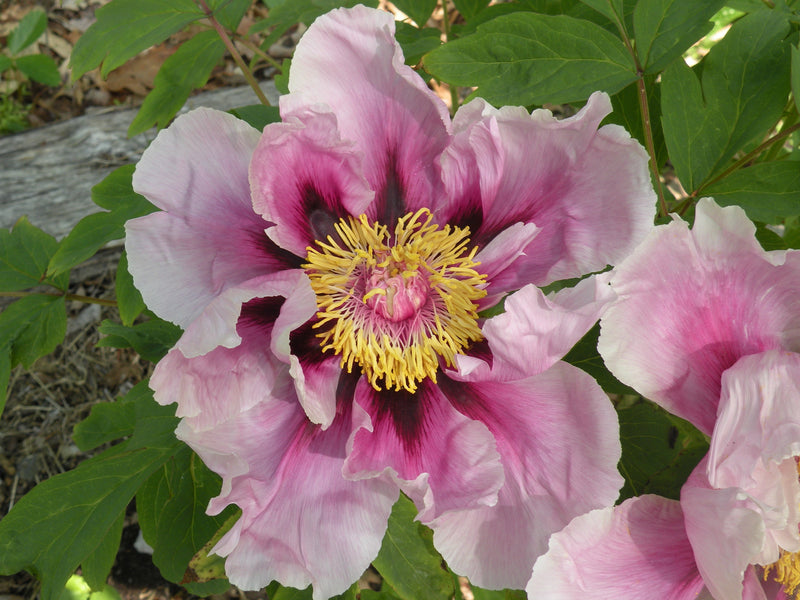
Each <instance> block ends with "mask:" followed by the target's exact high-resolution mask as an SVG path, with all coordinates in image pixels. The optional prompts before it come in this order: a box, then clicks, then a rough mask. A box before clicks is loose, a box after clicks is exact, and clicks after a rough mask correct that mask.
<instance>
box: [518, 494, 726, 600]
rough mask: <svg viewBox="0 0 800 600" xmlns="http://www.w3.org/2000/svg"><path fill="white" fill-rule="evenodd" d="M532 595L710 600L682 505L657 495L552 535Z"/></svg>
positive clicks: (541, 598) (543, 598)
mask: <svg viewBox="0 0 800 600" xmlns="http://www.w3.org/2000/svg"><path fill="white" fill-rule="evenodd" d="M527 592H528V596H529V597H530V598H535V599H536V600H562V599H565V598H576V599H577V598H592V599H593V600H654V599H658V600H696V599H703V600H711V595H710V594H709V593H708V591H707V590H705V589H704V587H703V580H702V579H701V578H700V574H699V573H698V571H697V566H696V565H695V563H694V558H693V556H692V548H691V546H690V545H689V540H688V539H687V537H686V532H685V530H684V528H683V514H682V512H681V507H680V504H679V503H678V502H676V501H675V500H667V499H666V498H661V497H659V496H652V495H646V496H640V497H637V498H629V499H628V500H626V501H625V502H623V503H622V504H620V505H619V506H615V507H613V508H612V507H607V508H603V509H600V510H595V511H592V512H590V513H588V514H585V515H582V516H580V517H577V518H575V519H574V520H573V521H572V522H571V523H570V524H569V525H567V526H566V527H565V528H564V530H563V531H560V532H558V533H556V534H554V535H553V537H552V538H550V547H549V549H548V551H547V553H546V554H545V555H544V556H542V557H541V558H540V559H539V560H538V561H537V562H536V565H535V566H534V568H533V576H532V577H531V580H530V582H529V583H528V586H527Z"/></svg>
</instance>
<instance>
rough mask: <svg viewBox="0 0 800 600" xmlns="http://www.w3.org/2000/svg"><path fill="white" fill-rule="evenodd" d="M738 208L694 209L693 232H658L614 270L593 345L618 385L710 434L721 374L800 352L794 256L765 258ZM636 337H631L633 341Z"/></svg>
mask: <svg viewBox="0 0 800 600" xmlns="http://www.w3.org/2000/svg"><path fill="white" fill-rule="evenodd" d="M754 233H755V227H754V226H753V224H752V223H751V222H750V221H749V220H748V219H747V217H746V216H745V214H744V211H742V210H741V209H740V208H738V207H728V208H719V207H718V206H717V205H716V204H714V203H713V202H712V201H711V200H708V199H704V200H701V201H700V202H699V203H698V205H697V212H696V216H695V225H694V229H693V230H692V231H690V230H689V229H688V227H687V225H686V223H684V222H683V221H674V222H672V223H670V224H669V225H665V226H660V227H657V228H656V229H655V230H654V231H653V232H652V233H651V234H650V235H649V236H648V237H647V239H646V240H645V241H644V242H643V243H642V244H641V245H640V246H639V247H638V248H637V249H636V251H635V252H634V253H633V254H632V255H631V256H630V257H629V258H628V259H627V260H625V261H624V262H623V263H621V264H620V265H618V266H617V268H616V269H615V275H614V277H613V279H612V286H613V288H614V289H615V291H616V292H617V294H618V295H619V297H620V298H619V300H618V301H617V302H616V303H615V304H614V305H613V306H612V307H610V308H609V309H608V311H607V312H606V314H605V315H604V316H603V318H602V319H601V321H600V324H601V334H600V341H599V345H598V349H599V351H600V354H601V355H602V356H603V359H604V360H605V363H606V365H607V366H608V368H609V369H610V370H611V372H612V373H613V374H614V375H615V376H616V377H617V379H619V380H620V381H622V382H623V383H626V384H628V385H630V386H631V387H633V388H635V389H636V390H637V391H638V392H640V393H641V394H642V395H644V396H646V397H647V398H649V399H651V400H653V401H655V402H657V403H659V404H660V405H661V406H663V407H664V408H666V409H667V410H669V411H670V412H672V413H674V414H676V415H678V416H681V417H683V418H684V419H687V420H689V421H691V422H692V423H694V424H695V425H696V426H697V427H698V428H699V429H700V430H701V431H703V432H704V433H706V434H710V433H711V431H712V429H713V427H714V422H715V421H716V416H717V406H718V403H719V398H720V392H721V388H720V381H721V376H722V373H723V371H725V370H726V369H727V368H729V367H730V366H732V365H733V364H734V363H735V362H736V361H737V360H739V358H741V357H742V356H746V355H748V354H756V353H759V352H763V351H765V350H769V349H774V348H780V347H784V348H787V349H790V350H797V349H800V310H798V308H800V305H798V298H800V252H796V251H789V252H781V253H779V254H775V253H767V252H765V251H764V250H762V249H761V248H760V246H758V244H757V242H756V241H755V237H754ZM634 332H635V335H634Z"/></svg>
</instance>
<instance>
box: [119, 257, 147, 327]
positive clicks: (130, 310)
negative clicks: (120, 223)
mask: <svg viewBox="0 0 800 600" xmlns="http://www.w3.org/2000/svg"><path fill="white" fill-rule="evenodd" d="M114 292H115V293H116V296H117V309H118V310H119V318H120V320H121V321H122V324H123V325H125V326H127V327H130V326H131V325H133V322H134V321H135V320H136V317H138V316H139V315H140V314H142V311H143V310H144V309H145V308H146V306H145V304H144V300H142V295H141V294H140V293H139V290H137V289H136V286H134V285H133V277H132V276H131V273H130V271H128V253H127V252H125V251H124V250H123V252H122V255H121V256H120V257H119V263H117V276H116V279H115V283H114Z"/></svg>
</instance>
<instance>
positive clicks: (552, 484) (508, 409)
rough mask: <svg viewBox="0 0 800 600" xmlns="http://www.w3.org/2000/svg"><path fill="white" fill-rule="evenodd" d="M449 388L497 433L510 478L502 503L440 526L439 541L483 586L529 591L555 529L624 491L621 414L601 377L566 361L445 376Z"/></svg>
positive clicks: (455, 515)
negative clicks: (478, 379) (505, 375)
mask: <svg viewBox="0 0 800 600" xmlns="http://www.w3.org/2000/svg"><path fill="white" fill-rule="evenodd" d="M439 385H440V387H441V388H442V390H443V391H444V392H445V394H446V395H447V397H448V398H449V400H450V401H451V402H452V403H453V405H454V406H455V407H456V408H458V410H460V411H461V412H463V413H464V414H465V415H467V416H468V417H470V418H473V419H475V420H477V421H480V422H482V423H485V424H486V426H487V427H488V428H489V430H490V431H491V432H492V434H493V435H494V437H495V439H496V440H497V448H498V451H499V452H500V457H501V460H502V462H503V467H504V469H505V484H504V485H503V488H502V489H501V490H500V494H499V496H498V501H497V505H495V506H493V507H482V508H478V509H475V510H464V511H453V512H449V513H445V514H443V515H442V516H441V517H439V518H438V519H436V520H435V521H433V522H432V523H430V525H431V527H432V528H433V530H434V538H433V540H434V544H435V546H436V548H437V549H438V550H439V551H440V552H441V553H442V556H444V558H445V560H447V562H448V564H449V565H450V566H451V567H452V568H453V569H454V570H455V571H456V572H458V573H462V574H464V575H467V576H468V577H469V578H470V580H471V581H472V582H473V583H475V584H477V585H479V586H481V587H486V588H493V589H502V588H505V587H510V588H518V589H519V588H523V587H524V586H525V584H526V582H527V581H528V579H529V577H530V573H531V568H532V567H533V563H534V561H535V560H536V558H537V557H538V556H540V555H541V554H543V553H544V552H545V550H546V548H547V539H548V537H549V536H550V535H551V534H552V533H553V532H555V531H559V530H560V529H562V528H563V527H564V526H565V525H566V524H567V523H569V521H570V520H571V519H572V518H573V517H575V516H577V515H580V514H583V513H585V512H587V511H589V510H592V509H595V508H599V507H602V506H607V505H610V504H613V502H614V500H615V499H616V498H617V496H618V494H619V489H620V487H622V483H623V480H622V477H621V476H620V475H619V473H618V472H617V463H618V461H619V458H620V455H621V448H620V442H619V424H618V422H617V415H616V413H615V412H614V409H613V407H612V406H611V403H610V402H609V400H608V397H607V396H606V395H605V394H604V393H603V391H602V390H601V389H600V387H599V386H598V385H597V383H596V382H595V381H594V380H593V379H592V378H591V377H590V376H589V375H587V374H586V373H584V372H583V371H581V370H579V369H577V368H576V367H573V366H571V365H568V364H566V363H557V364H556V365H554V366H553V367H551V368H550V369H548V370H547V371H545V372H544V373H541V374H539V375H536V376H534V377H530V378H528V379H524V380H521V381H514V382H506V383H498V382H484V383H468V384H465V383H461V382H456V381H454V380H451V379H449V378H447V377H443V378H442V380H441V381H440V383H439ZM532 597H536V596H532Z"/></svg>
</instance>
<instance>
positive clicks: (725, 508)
mask: <svg viewBox="0 0 800 600" xmlns="http://www.w3.org/2000/svg"><path fill="white" fill-rule="evenodd" d="M707 460H708V458H707V457H706V458H704V459H703V460H702V461H700V463H699V464H698V465H697V466H696V467H695V469H694V471H692V474H691V475H690V476H689V479H688V481H687V482H686V483H685V484H684V486H683V488H682V489H681V507H682V508H683V513H684V520H685V524H686V533H687V535H688V537H689V540H690V542H691V544H692V550H693V552H694V557H695V561H696V562H697V568H698V569H699V571H700V573H701V574H702V576H703V580H704V581H705V582H706V586H708V589H709V590H710V591H711V593H712V595H713V596H714V598H717V599H720V600H727V599H729V598H730V599H733V598H741V597H742V591H743V583H742V582H743V580H744V577H745V572H746V571H747V570H748V568H749V566H750V564H751V563H752V562H753V559H754V558H755V557H758V556H759V555H760V554H761V550H762V545H763V542H764V539H765V528H764V520H763V518H762V516H761V515H760V514H759V511H758V509H757V506H756V504H755V503H754V502H753V501H752V500H751V499H749V498H747V497H746V496H745V495H744V494H742V493H741V492H742V490H741V489H739V488H735V487H733V488H725V489H713V488H711V486H710V485H709V483H708V478H707V477H706V468H707ZM777 558H778V556H777V551H776V552H775V559H774V560H777Z"/></svg>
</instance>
